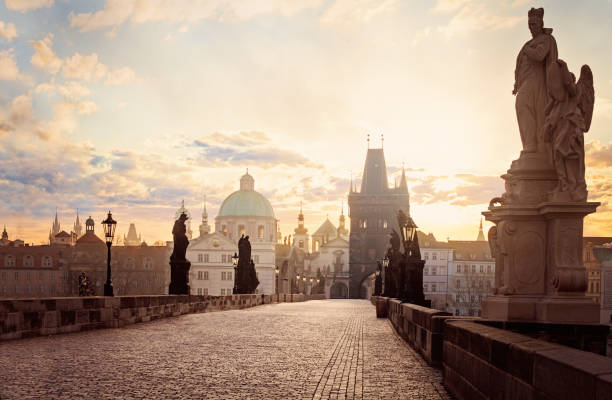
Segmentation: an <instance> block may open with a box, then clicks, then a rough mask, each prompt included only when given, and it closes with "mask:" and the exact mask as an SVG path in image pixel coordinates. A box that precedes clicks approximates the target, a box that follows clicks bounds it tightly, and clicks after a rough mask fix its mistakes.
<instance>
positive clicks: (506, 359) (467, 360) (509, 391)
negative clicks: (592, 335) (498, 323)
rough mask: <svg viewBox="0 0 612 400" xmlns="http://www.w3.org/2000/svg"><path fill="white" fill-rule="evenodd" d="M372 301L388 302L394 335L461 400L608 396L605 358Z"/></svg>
mask: <svg viewBox="0 0 612 400" xmlns="http://www.w3.org/2000/svg"><path fill="white" fill-rule="evenodd" d="M372 302H373V303H374V304H376V302H378V303H379V306H380V303H381V302H384V304H386V314H387V316H388V318H389V320H390V322H391V323H392V325H393V326H394V327H395V329H396V331H397V333H398V334H399V335H400V336H402V337H403V338H404V339H405V340H406V341H407V342H408V343H409V344H410V345H411V346H412V347H413V348H414V349H415V350H417V351H418V352H419V353H421V354H422V355H423V358H424V359H425V360H426V361H427V362H428V363H429V364H430V365H434V366H437V367H439V368H441V369H442V370H443V372H444V385H445V386H446V387H447V389H448V390H449V392H451V393H452V394H453V396H455V398H457V399H459V400H462V399H465V400H468V399H469V400H480V399H547V400H552V399H568V400H569V399H585V400H600V399H601V400H603V399H611V398H612V395H611V393H612V359H611V358H609V357H605V356H602V355H600V354H595V353H594V352H589V351H582V350H578V349H574V348H570V347H567V346H564V345H561V344H558V343H553V342H550V341H545V340H539V339H536V338H535V337H533V336H536V337H541V335H539V334H538V332H534V334H533V335H530V334H529V333H528V332H526V331H525V330H524V328H522V329H523V330H522V331H521V333H517V332H513V331H510V330H508V329H500V328H498V327H495V326H491V325H495V323H493V324H490V323H489V322H488V321H484V320H482V319H480V318H475V317H456V316H452V315H449V314H448V313H445V312H441V311H438V310H434V309H428V308H425V307H420V306H416V305H413V304H407V303H400V302H399V301H398V300H395V299H388V298H384V297H378V298H374V299H372ZM377 311H378V310H377ZM539 328H540V326H534V328H533V330H534V331H535V330H537V329H539ZM577 328H578V331H579V332H588V329H587V328H588V327H577ZM604 328H605V327H604ZM585 329H586V331H585ZM606 335H607V332H606ZM585 337H586V336H585Z"/></svg>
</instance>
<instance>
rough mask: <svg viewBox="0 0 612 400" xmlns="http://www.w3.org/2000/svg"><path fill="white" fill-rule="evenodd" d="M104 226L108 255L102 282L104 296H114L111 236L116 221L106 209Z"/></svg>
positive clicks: (112, 236) (112, 235)
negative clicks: (104, 279) (104, 277)
mask: <svg viewBox="0 0 612 400" xmlns="http://www.w3.org/2000/svg"><path fill="white" fill-rule="evenodd" d="M102 226H104V238H105V239H106V248H107V250H108V255H107V257H106V283H105V284H104V296H114V294H113V282H112V281H111V245H112V244H113V238H114V237H115V228H116V227H117V221H115V220H114V219H113V216H112V214H111V212H110V210H109V211H108V216H107V217H106V219H105V220H104V221H102Z"/></svg>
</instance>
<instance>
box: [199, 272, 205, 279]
mask: <svg viewBox="0 0 612 400" xmlns="http://www.w3.org/2000/svg"><path fill="white" fill-rule="evenodd" d="M202 272H204V271H198V279H199V280H202V279H204V274H202Z"/></svg>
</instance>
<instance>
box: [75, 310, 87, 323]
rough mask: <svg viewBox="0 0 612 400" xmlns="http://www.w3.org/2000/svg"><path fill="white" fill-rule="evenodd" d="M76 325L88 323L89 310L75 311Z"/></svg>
mask: <svg viewBox="0 0 612 400" xmlns="http://www.w3.org/2000/svg"><path fill="white" fill-rule="evenodd" d="M76 323H77V324H87V323H89V310H77V311H76Z"/></svg>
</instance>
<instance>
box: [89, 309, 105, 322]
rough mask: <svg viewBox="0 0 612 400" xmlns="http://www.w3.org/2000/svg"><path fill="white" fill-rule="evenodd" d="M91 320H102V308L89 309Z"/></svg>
mask: <svg viewBox="0 0 612 400" xmlns="http://www.w3.org/2000/svg"><path fill="white" fill-rule="evenodd" d="M89 321H90V322H102V319H101V314H100V309H97V310H89Z"/></svg>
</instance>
